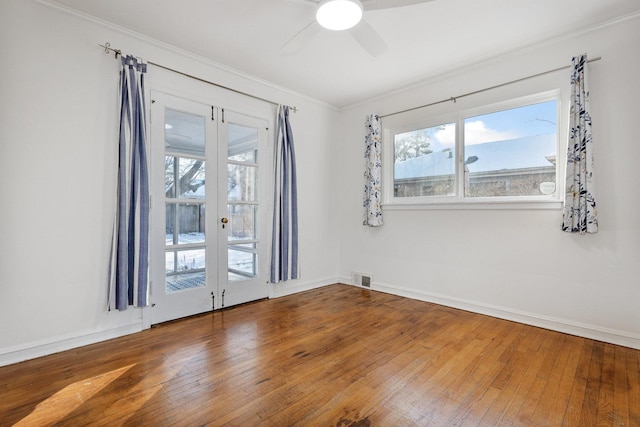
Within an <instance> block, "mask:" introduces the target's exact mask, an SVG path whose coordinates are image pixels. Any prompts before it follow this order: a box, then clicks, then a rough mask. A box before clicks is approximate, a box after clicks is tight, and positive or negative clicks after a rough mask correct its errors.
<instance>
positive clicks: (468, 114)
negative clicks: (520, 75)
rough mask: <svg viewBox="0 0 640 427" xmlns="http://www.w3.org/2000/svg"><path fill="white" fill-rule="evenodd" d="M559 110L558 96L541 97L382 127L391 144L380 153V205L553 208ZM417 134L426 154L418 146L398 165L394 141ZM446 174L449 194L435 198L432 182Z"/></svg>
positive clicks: (398, 153) (398, 150)
mask: <svg viewBox="0 0 640 427" xmlns="http://www.w3.org/2000/svg"><path fill="white" fill-rule="evenodd" d="M558 105H559V95H558V93H557V92H553V93H550V92H547V93H545V94H540V95H536V96H531V97H527V98H523V99H519V100H514V101H509V102H506V103H501V104H500V105H498V106H496V105H494V106H488V107H483V108H477V109H474V110H472V111H465V112H460V113H458V114H455V115H450V116H448V117H444V118H441V119H439V120H437V121H434V120H430V121H429V122H426V121H424V122H422V123H424V124H426V125H428V126H424V125H421V124H420V122H417V124H415V125H409V126H407V125H404V126H402V125H401V126H398V127H395V128H394V127H390V128H387V131H386V137H387V138H388V139H390V140H391V141H392V142H393V145H392V148H388V151H387V155H388V156H393V168H390V167H387V175H386V177H387V183H388V184H387V193H386V194H387V201H388V202H390V203H389V204H390V205H391V206H393V205H394V204H397V205H400V206H402V205H406V204H409V205H420V204H423V205H429V204H436V205H437V204H451V203H453V204H455V203H464V204H467V203H487V202H488V203H491V202H499V203H501V204H503V203H505V202H506V203H508V202H536V201H537V202H540V201H549V202H556V201H558V200H559V199H558V188H557V186H558V183H557V176H558V173H557V164H556V156H557V147H558V128H559V120H558V118H559V116H558V109H559V107H558ZM392 123H393V122H392ZM396 123H398V121H397V120H396ZM434 123H442V124H438V125H436V126H433V124H434ZM420 134H422V139H423V140H424V139H428V142H429V146H428V150H430V152H425V151H428V150H425V148H424V147H421V148H420V149H421V151H420V152H418V151H416V150H415V149H414V150H413V151H412V154H413V153H416V154H417V155H416V156H414V157H412V158H408V159H405V158H403V157H402V155H401V153H402V150H403V148H402V147H398V144H396V141H401V140H402V138H406V136H407V135H410V136H413V137H414V139H416V136H417V135H420ZM424 135H426V138H425V136H424ZM390 145H391V144H390ZM450 157H451V158H450ZM387 158H388V157H387ZM447 162H448V163H447ZM389 163H391V162H389V161H388V162H387V164H389ZM437 164H440V165H441V167H440V169H436V168H435V166H434V165H437ZM444 165H446V166H444ZM421 167H422V169H421ZM390 169H392V170H390ZM436 170H439V172H435V171H436ZM452 171H454V172H453V173H454V174H455V176H454V178H455V179H453V181H455V186H454V191H453V192H451V191H438V189H436V188H435V186H434V185H433V184H434V183H435V179H436V177H439V178H443V176H445V175H450V174H451V173H452ZM445 172H446V173H445ZM410 180H411V181H410ZM391 189H393V190H391ZM503 206H507V205H503Z"/></svg>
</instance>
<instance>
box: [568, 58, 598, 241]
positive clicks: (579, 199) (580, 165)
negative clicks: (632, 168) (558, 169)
mask: <svg viewBox="0 0 640 427" xmlns="http://www.w3.org/2000/svg"><path fill="white" fill-rule="evenodd" d="M587 74H588V69H587V55H586V54H585V55H581V56H577V57H574V58H573V59H572V69H571V105H570V110H569V144H568V149H567V170H566V190H565V191H566V192H565V200H564V212H563V217H562V230H563V231H566V232H569V233H580V234H586V233H597V232H598V210H597V208H596V198H595V178H594V170H593V141H592V138H591V114H590V111H589V110H590V100H589V86H588V79H587Z"/></svg>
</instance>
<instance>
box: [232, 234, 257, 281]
mask: <svg viewBox="0 0 640 427" xmlns="http://www.w3.org/2000/svg"><path fill="white" fill-rule="evenodd" d="M257 253H258V249H257V244H256V243H249V244H242V245H231V246H229V281H230V282H234V281H240V280H246V279H248V278H252V277H256V276H257V272H258V265H257V264H258V255H257Z"/></svg>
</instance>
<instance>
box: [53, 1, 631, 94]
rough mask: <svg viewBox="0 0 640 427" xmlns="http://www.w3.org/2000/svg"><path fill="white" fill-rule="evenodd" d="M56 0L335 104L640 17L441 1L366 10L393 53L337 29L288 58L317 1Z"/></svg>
mask: <svg viewBox="0 0 640 427" xmlns="http://www.w3.org/2000/svg"><path fill="white" fill-rule="evenodd" d="M49 1H50V2H51V3H58V4H61V5H64V6H68V7H71V8H73V9H77V10H79V11H81V12H83V13H85V14H89V15H92V16H95V17H98V18H100V19H102V20H105V21H109V22H112V23H114V24H117V25H119V26H122V27H125V28H128V29H130V30H133V31H135V32H138V33H142V34H144V35H146V36H149V37H151V38H153V39H156V40H159V41H162V42H165V43H168V44H171V45H173V46H176V47H178V48H181V49H185V50H188V51H190V52H193V53H195V54H197V55H200V56H203V57H206V58H209V59H211V60H213V61H215V62H218V63H221V64H224V65H225V66H227V67H231V68H233V69H236V70H238V71H241V72H243V73H246V74H250V75H252V76H254V77H257V78H259V79H262V80H266V81H269V82H271V83H275V84H277V85H279V86H282V87H286V88H288V89H291V90H294V91H296V92H299V93H301V94H304V95H307V96H311V97H313V98H316V99H319V100H322V101H325V102H327V103H329V104H331V105H334V106H336V107H344V106H346V105H350V104H354V103H356V102H358V101H361V100H364V99H367V98H370V97H372V96H376V95H380V94H382V93H385V92H388V91H391V90H395V89H399V88H402V87H405V86H408V85H411V84H414V83H417V82H420V81H422V80H425V79H427V78H430V77H433V76H437V75H439V74H442V73H446V72H449V71H452V70H455V69H458V68H461V67H464V66H468V65H470V64H473V63H476V62H479V61H481V60H483V59H487V58H491V57H494V56H496V55H499V54H501V53H506V52H509V51H512V50H515V49H518V48H522V47H524V46H528V45H531V44H534V43H536V42H538V41H543V40H546V39H549V38H551V37H556V36H560V35H563V34H568V33H571V32H574V31H577V30H579V29H581V28H585V27H589V26H593V25H595V24H598V23H601V22H606V21H609V20H612V19H615V18H617V17H620V16H624V15H628V14H631V13H638V12H639V11H640V1H639V0H435V1H433V2H427V3H423V4H418V5H413V6H406V7H400V8H394V9H383V10H371V11H367V12H365V15H364V18H365V19H366V21H367V22H368V23H369V24H370V25H371V26H372V27H373V28H374V29H375V30H376V31H377V32H378V33H379V34H380V35H381V36H382V38H383V39H384V40H385V41H386V43H387V45H388V46H389V49H388V50H387V51H386V52H385V53H383V54H382V55H380V56H378V57H372V56H370V55H369V54H368V53H366V52H365V51H364V50H363V49H362V48H361V47H360V46H359V45H358V44H357V43H356V42H355V40H354V39H353V38H352V37H351V36H350V35H349V34H348V33H346V32H333V31H329V30H323V31H322V32H320V33H319V34H318V35H316V36H315V38H314V39H313V40H312V41H311V42H310V43H309V44H308V45H307V46H306V47H305V48H304V49H303V50H302V51H300V52H298V53H296V54H294V55H288V56H287V55H282V54H281V53H280V49H281V47H282V46H283V45H284V44H285V43H286V42H287V41H288V40H289V39H290V38H291V37H293V36H294V35H295V34H296V33H297V32H298V31H300V30H301V29H302V28H304V27H305V26H306V25H307V24H308V23H310V22H311V21H312V20H313V17H314V12H315V4H314V3H313V2H311V1H309V0H181V1H179V2H178V1H175V0H109V1H105V0H49ZM102 42H105V41H104V40H96V43H102ZM114 47H118V48H122V49H126V46H114ZM132 53H134V54H135V52H132ZM145 59H148V60H150V61H153V58H145Z"/></svg>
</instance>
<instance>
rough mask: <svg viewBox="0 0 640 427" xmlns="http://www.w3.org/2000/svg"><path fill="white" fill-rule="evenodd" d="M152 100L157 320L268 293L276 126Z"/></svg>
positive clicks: (177, 101)
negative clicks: (270, 147)
mask: <svg viewBox="0 0 640 427" xmlns="http://www.w3.org/2000/svg"><path fill="white" fill-rule="evenodd" d="M151 99H152V103H151V138H150V139H151V150H150V151H151V158H150V163H151V186H152V188H151V198H152V209H151V233H152V235H151V240H150V242H151V251H150V252H151V260H150V265H151V315H150V323H151V324H156V323H160V322H164V321H168V320H173V319H177V318H180V317H185V316H190V315H193V314H198V313H202V312H205V311H210V310H215V309H218V308H222V307H227V306H231V305H235V304H240V303H244V302H247V301H252V300H256V299H260V298H265V297H267V294H268V289H267V285H266V282H267V281H266V264H265V255H266V254H265V249H266V244H265V240H266V239H265V238H264V231H265V230H266V227H265V226H266V218H265V211H266V209H265V206H264V204H263V203H262V199H263V197H264V196H265V195H266V193H267V191H266V187H265V185H266V184H267V179H266V176H265V170H264V169H265V168H264V167H263V163H265V162H264V157H265V154H266V146H267V139H268V130H267V125H268V123H267V121H266V120H261V119H257V118H253V117H249V116H246V115H242V114H240V113H235V112H225V110H223V109H221V108H217V107H214V106H211V105H207V104H203V103H201V102H196V101H193V100H189V99H184V98H180V97H176V96H172V95H168V94H165V93H162V92H156V91H152V92H151Z"/></svg>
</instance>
